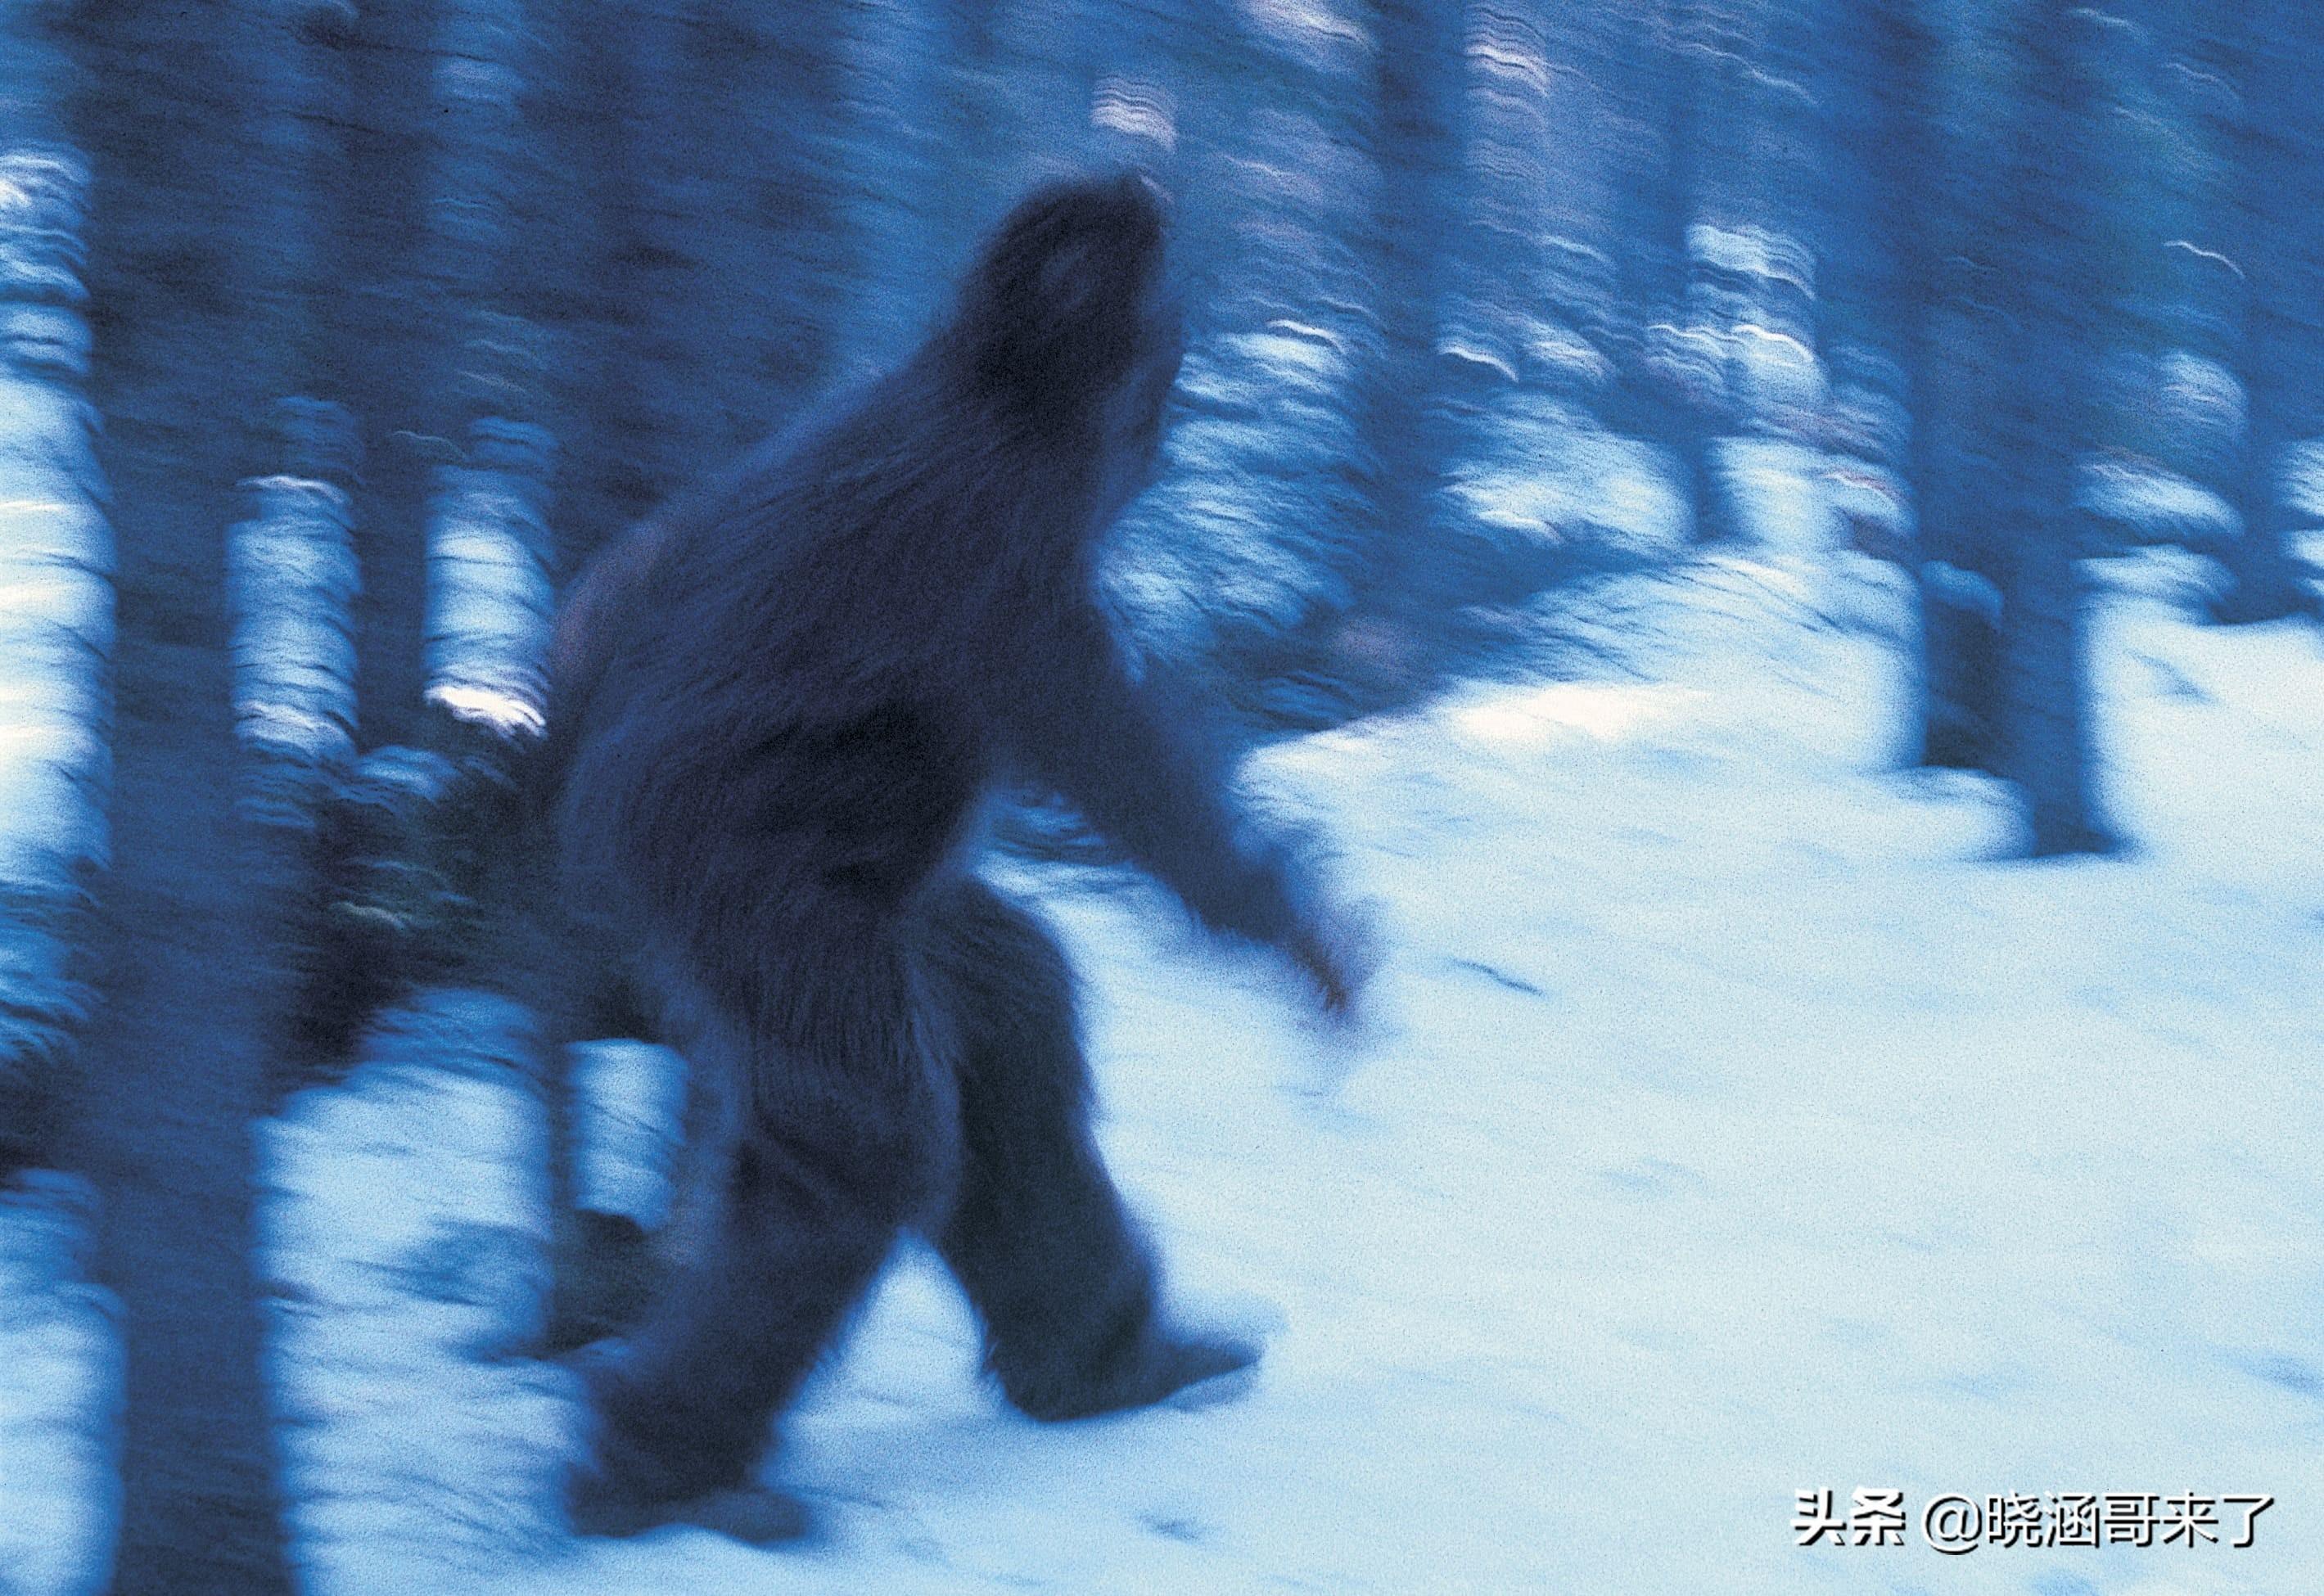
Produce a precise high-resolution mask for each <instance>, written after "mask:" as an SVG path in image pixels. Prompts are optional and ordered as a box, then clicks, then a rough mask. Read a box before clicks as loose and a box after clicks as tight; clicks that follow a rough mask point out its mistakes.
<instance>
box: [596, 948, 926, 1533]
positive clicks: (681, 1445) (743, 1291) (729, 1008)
mask: <svg viewBox="0 0 2324 1596" xmlns="http://www.w3.org/2000/svg"><path fill="white" fill-rule="evenodd" d="M849 922H850V917H849V915H848V914H847V912H846V911H845V910H844V909H842V908H837V907H835V908H834V909H832V911H831V912H830V913H828V914H822V913H818V914H815V915H809V916H804V917H802V923H804V924H811V925H813V926H816V927H818V928H819V930H820V931H821V933H822V935H821V936H820V937H819V938H818V939H817V941H816V945H815V946H814V949H813V951H812V952H811V953H808V952H804V951H803V950H802V946H801V942H802V935H803V934H802V932H801V931H800V930H799V928H798V926H796V925H795V926H793V927H782V928H780V929H781V931H782V932H783V935H782V936H780V938H779V939H778V940H771V941H758V942H755V943H747V942H746V945H750V946H762V947H769V948H772V949H774V950H775V951H774V952H772V953H770V955H767V956H766V957H765V958H763V959H761V960H758V961H755V962H754V963H753V964H752V967H750V968H747V969H746V968H739V967H737V964H736V961H734V959H733V957H732V955H729V956H728V957H727V958H726V959H725V960H724V961H722V966H721V967H713V966H712V965H710V964H708V963H707V962H703V963H700V964H696V965H695V966H694V967H692V968H686V969H681V970H680V971H679V972H678V975H677V979H676V981H675V983H674V985H675V986H676V987H677V989H678V998H679V1001H678V1003H676V1004H675V1005H674V1006H673V1014H672V1019H673V1020H674V1022H675V1023H674V1028H673V1029H674V1030H675V1032H676V1034H677V1036H678V1040H679V1042H680V1044H681V1047H682V1050H683V1051H685V1052H686V1053H687V1056H688V1059H689V1062H690V1063H691V1065H692V1066H693V1067H694V1068H695V1069H696V1071H697V1072H699V1073H702V1074H704V1075H708V1076H712V1077H715V1078H716V1079H719V1080H722V1081H726V1082H733V1083H735V1084H736V1085H735V1093H736V1096H737V1098H738V1099H739V1102H738V1104H737V1112H735V1113H734V1114H733V1116H732V1119H731V1121H730V1122H731V1123H732V1124H733V1135H732V1137H731V1138H730V1140H729V1143H728V1146H727V1148H726V1149H724V1154H723V1157H722V1158H721V1163H720V1171H721V1174H722V1176H723V1178H721V1179H719V1180H717V1181H716V1182H715V1184H714V1185H712V1186H711V1187H710V1188H709V1191H708V1196H707V1200H706V1202H705V1208H706V1210H707V1212H705V1213H704V1214H703V1215H702V1216H701V1221H700V1222H701V1232H700V1235H701V1242H702V1244H701V1245H700V1246H698V1247H697V1248H695V1249H693V1250H691V1251H690V1254H689V1256H687V1257H686V1258H685V1259H683V1260H682V1261H681V1263H680V1265H679V1267H678V1269H677V1271H676V1272H675V1274H674V1275H673V1276H672V1278H669V1280H668V1281H666V1282H665V1283H664V1284H663V1285H662V1286H661V1287H660V1289H659V1292H658V1294H657V1295H656V1296H655V1298H654V1301H653V1303H652V1305H651V1306H650V1308H649V1309H648V1311H647V1313H646V1315H645V1317H644V1319H643V1321H642V1322H641V1324H639V1326H638V1328H637V1331H636V1333H635V1334H634V1336H633V1337H632V1338H631V1340H630V1341H629V1342H627V1343H626V1344H624V1345H622V1346H621V1347H620V1348H619V1349H618V1350H616V1351H614V1352H611V1353H610V1354H607V1355H601V1356H598V1357H596V1358H594V1359H592V1360H590V1361H586V1363H585V1364H584V1372H585V1375H586V1379H587V1380H588V1383H589V1386H590V1388H591V1389H590V1396H591V1398H592V1403H593V1407H594V1408H595V1420H596V1425H595V1436H594V1456H593V1459H592V1462H591V1464H590V1466H589V1467H588V1468H586V1469H585V1470H584V1471H583V1472H582V1474H581V1475H580V1476H579V1477H578V1478H577V1479H576V1482H575V1490H574V1502H573V1507H574V1515H575V1519H576V1525H578V1526H579V1527H583V1528H585V1529H598V1530H609V1531H620V1530H622V1529H624V1528H632V1527H642V1526H643V1525H644V1524H648V1523H652V1522H656V1521H658V1520H659V1519H661V1518H671V1517H678V1518H683V1517H686V1516H687V1514H686V1513H685V1512H684V1511H683V1510H682V1505H683V1504H686V1503H687V1502H689V1501H693V1500H696V1499H701V1498H704V1497H705V1496H711V1495H714V1494H715V1493H720V1492H729V1491H732V1490H734V1488H736V1487H738V1486H740V1485H742V1483H743V1482H744V1481H745V1480H746V1478H747V1476H748V1473H749V1471H750V1469H751V1466H752V1462H753V1461H754V1460H755V1458H756V1457H757V1454H758V1453H759V1451H760V1449H761V1447H762V1446H763V1445H764V1444H765V1442H766V1439H767V1426H768V1421H769V1419H770V1417H771V1416H773V1414H774V1413H775V1412H776V1411H777V1410H778V1409H779V1408H780V1407H782V1406H783V1405H784V1404H786V1403H787V1402H788V1401H789V1400H790V1399H791V1398H792V1396H793V1395H794V1394H795V1393H796V1392H797V1390H798V1387H799V1384H800V1382H801V1381H802V1380H803V1379H805V1378H806V1376H807V1372H808V1370H810V1369H811V1368H812V1367H813V1365H814V1363H815V1361H816V1356H817V1355H818V1354H819V1353H820V1352H822V1351H823V1349H824V1348H825V1346H826V1345H827V1344H828V1343H829V1342H831V1340H832V1338H833V1337H834V1336H835V1334H836V1333H837V1332H838V1330H839V1328H840V1326H841V1324H842V1323H843V1321H844V1318H845V1316H846V1315H847V1312H848V1310H849V1309H850V1308H851V1307H853V1305H854V1304H855V1302H856V1301H857V1299H858V1298H859V1297H860V1296H862V1293H863V1290H864V1288H865V1287H866V1286H867V1285H868V1284H869V1283H870V1281H871V1278H872V1276H873V1275H874V1273H876V1272H877V1270H878V1269H879V1268H880V1266H881V1262H882V1260H884V1259H886V1257H887V1255H888V1253H889V1251H890V1248H891V1247H892V1245H893V1243H894V1241H895V1237H896V1233H897V1232H898V1230H899V1227H901V1226H903V1225H905V1224H908V1223H910V1222H915V1221H916V1220H918V1219H919V1218H920V1217H921V1216H922V1215H924V1214H925V1213H927V1212H928V1211H929V1210H930V1208H931V1206H932V1205H933V1204H936V1203H938V1202H940V1201H941V1197H942V1194H943V1193H944V1191H945V1189H946V1185H947V1182H948V1179H949V1174H950V1168H951V1164H952V1159H953V1157H954V1148H955V1147H956V1145H957V1141H958V1136H959V1132H958V1129H957V1126H956V1124H955V1122H954V1098H953V1087H952V1072H953V1068H954V1066H953V1064H952V1060H951V1056H950V1049H949V1044H948V1041H947V1039H946V1034H945V1028H944V1027H943V1025H942V1024H941V1023H931V1021H932V1020H936V1019H939V1018H940V1017H938V1016H936V1015H935V1014H934V1013H933V1012H932V1010H933V1005H932V1004H931V1002H930V1001H929V999H928V997H927V992H926V989H925V983H923V981H922V979H921V976H920V974H919V972H918V968H917V964H916V961H915V958H914V957H913V955H910V954H909V953H908V950H906V949H905V948H904V947H903V946H901V945H900V943H899V939H898V938H897V937H896V936H894V935H892V934H891V933H890V931H889V930H888V929H887V928H885V927H881V926H880V925H879V924H878V922H877V921H876V920H873V919H869V918H864V919H862V920H861V922H860V923H858V924H854V925H853V926H851V924H850V923H849ZM671 1508H681V1510H678V1511H671V1510H669V1509H671Z"/></svg>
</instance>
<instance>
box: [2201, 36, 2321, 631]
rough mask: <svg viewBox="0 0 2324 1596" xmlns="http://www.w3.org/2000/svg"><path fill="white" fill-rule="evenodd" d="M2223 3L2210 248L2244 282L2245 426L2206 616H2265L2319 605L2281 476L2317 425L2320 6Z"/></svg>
mask: <svg viewBox="0 0 2324 1596" xmlns="http://www.w3.org/2000/svg"><path fill="white" fill-rule="evenodd" d="M2225 9H2226V10H2227V13H2228V15H2227V16H2226V17H2225V18H2223V19H2220V26H2219V27H2218V31H2217V32H2216V33H2215V34H2214V35H2213V36H2214V37H2215V38H2216V39H2217V40H2218V42H2219V48H2218V50H2217V51H2216V52H2215V54H2216V58H2217V63H2218V66H2219V67H2221V68H2222V69H2224V75H2225V76H2227V78H2228V80H2229V81H2230V82H2231V83H2233V84H2234V85H2235V86H2236V94H2237V96H2238V100H2239V103H2237V104H2236V106H2235V109H2234V110H2233V112H2232V113H2231V117H2232V120H2231V128H2232V142H2231V143H2230V145H2229V150H2230V156H2229V159H2230V163H2231V171H2232V176H2231V178H2230V185H2231V199H2230V206H2231V209H2230V210H2229V213H2228V222H2227V237H2226V238H2225V240H2224V241H2223V247H2222V248H2221V250H2220V251H2219V253H2220V254H2224V255H2225V256H2226V257H2227V263H2228V264H2229V265H2230V266H2232V268H2233V269H2234V270H2235V271H2236V272H2237V273H2239V274H2240V286H2241V288H2242V291H2243V296H2242V297H2243V307H2242V309H2243V318H2242V337H2241V339H2240V348H2239V350H2237V352H2236V361H2235V364H2236V366H2237V367H2238V372H2237V374H2238V375H2239V376H2241V377H2242V379H2243V383H2244V394H2245V434H2244V447H2243V456H2242V468H2241V471H2240V472H2239V474H2238V476H2237V480H2236V483H2235V484H2234V485H2235V491H2234V494H2233V495H2232V497H2233V499H2234V501H2235V504H2236V509H2238V510H2239V511H2241V512H2242V515H2243V535H2242V536H2241V537H2240V538H2238V539H2236V540H2234V541H2233V542H2232V543H2230V544H2229V545H2228V546H2227V550H2226V559H2227V568H2228V572H2229V575H2230V578H2231V583H2232V585H2231V586H2229V588H2228V589H2227V592H2226V593H2225V594H2224V595H2221V596H2220V597H2219V599H2218V603H2217V604H2216V605H2215V606H2214V609H2213V612H2212V613H2213V614H2214V616H2215V617H2216V618H2217V619H2218V620H2220V621H2226V622H2243V621H2270V620H2276V619H2280V618H2282V617H2283V616H2286V615H2292V614H2314V613H2317V610H2318V601H2317V593H2316V589H2315V587H2314V586H2313V584H2312V582H2311V580H2310V577H2311V576H2312V572H2311V571H2310V568H2309V567H2307V565H2306V564H2305V563H2304V562H2303V561H2301V559H2300V558H2298V557H2297V555H2296V554H2295V553H2294V551H2293V547H2292V544H2293V540H2294V538H2295V537H2296V536H2297V535H2298V534H2299V533H2301V531H2303V530H2307V529H2309V528H2310V527H2313V526H2314V525H2315V524H2316V522H2317V521H2318V519H2319V514H2318V509H2317V506H2315V505H2314V504H2313V503H2312V502H2310V501H2309V499H2308V497H2307V496H2306V495H2295V494H2293V493H2292V491H2291V484H2290V483H2289V482H2288V481H2287V477H2288V475H2289V474H2290V469H2291V467H2292V450H2293V448H2294V447H2295V446H2297V445H2300V444H2302V443H2307V442H2310V441H2312V440H2313V439H2315V438H2317V437H2318V436H2319V434H2324V379H2319V370H2324V94H2319V89H2318V78H2319V73H2324V8H2319V7H2318V6H2316V5H2312V4H2308V3H2306V0H2238V3H2237V4H2235V5H2229V6H2227V7H2226V8H2225ZM2310 493H2311V494H2312V490H2310Z"/></svg>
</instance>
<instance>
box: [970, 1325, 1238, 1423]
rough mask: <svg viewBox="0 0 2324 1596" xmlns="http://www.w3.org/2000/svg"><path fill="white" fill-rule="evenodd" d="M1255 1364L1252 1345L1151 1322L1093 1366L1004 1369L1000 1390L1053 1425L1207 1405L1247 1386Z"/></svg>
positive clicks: (1235, 1393) (1016, 1403)
mask: <svg viewBox="0 0 2324 1596" xmlns="http://www.w3.org/2000/svg"><path fill="white" fill-rule="evenodd" d="M1258 1361H1259V1348H1258V1346H1257V1345H1256V1344H1255V1343H1253V1342H1247V1341H1241V1340H1238V1339H1235V1338H1232V1337H1227V1336H1219V1337H1209V1336H1197V1335H1178V1334H1173V1333H1168V1332H1166V1331H1163V1330H1160V1329H1157V1328H1154V1327H1151V1326H1149V1327H1148V1328H1147V1329H1145V1330H1144V1331H1142V1332H1141V1333H1139V1335H1138V1336H1137V1337H1136V1338H1135V1340H1134V1341H1133V1342H1131V1343H1130V1345H1129V1346H1128V1347H1127V1348H1125V1349H1123V1350H1122V1351H1121V1352H1118V1353H1116V1354H1115V1355H1114V1356H1112V1357H1110V1358H1107V1359H1105V1360H1104V1361H1102V1363H1101V1365H1100V1366H1099V1368H1098V1369H1097V1370H1084V1371H1081V1372H1079V1373H1077V1374H1075V1375H1071V1376H1066V1377H1063V1378H1056V1377H1052V1378H1050V1379H1024V1378H1016V1379H1012V1378H1011V1377H1010V1375H1009V1374H1008V1373H1007V1372H1005V1371H1004V1372H1002V1374H1001V1388H1002V1389H1003V1390H1005V1391H1006V1392H1007V1393H1008V1395H1009V1399H1010V1401H1011V1402H1012V1403H1014V1404H1015V1405H1016V1406H1017V1407H1018V1408H1019V1411H1021V1412H1023V1413H1024V1414H1026V1415H1027V1416H1029V1417H1032V1418H1037V1419H1041V1420H1044V1421H1046V1422H1051V1423H1055V1422H1057V1421H1061V1420H1065V1419H1075V1418H1088V1417H1091V1416H1093V1415H1096V1414H1101V1413H1115V1412H1120V1410H1122V1409H1124V1408H1130V1407H1151V1406H1153V1405H1154V1404H1156V1403H1157V1402H1165V1401H1167V1402H1170V1403H1171V1405H1172V1406H1174V1407H1211V1406H1213V1405H1214V1404H1216V1403H1219V1402H1224V1401H1229V1400H1231V1399H1232V1398H1235V1397H1238V1396H1240V1395H1241V1394H1242V1393H1243V1392H1244V1391H1245V1390H1247V1389H1249V1388H1250V1385H1251V1383H1252V1381H1251V1377H1250V1376H1248V1375H1242V1374H1241V1371H1242V1370H1248V1369H1250V1367H1251V1366H1252V1365H1254V1364H1256V1363H1257V1362H1258ZM1230 1376H1240V1378H1239V1379H1229V1378H1226V1377H1230Z"/></svg>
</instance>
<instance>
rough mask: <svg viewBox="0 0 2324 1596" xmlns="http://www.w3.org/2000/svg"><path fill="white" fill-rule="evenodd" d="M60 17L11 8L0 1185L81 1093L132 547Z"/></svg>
mask: <svg viewBox="0 0 2324 1596" xmlns="http://www.w3.org/2000/svg"><path fill="white" fill-rule="evenodd" d="M43 23H44V19H42V18H41V17H40V16H39V15H38V14H36V11H35V8H33V7H30V6H22V5H17V6H10V7H6V8H5V9H0V59H5V60H6V61H7V63H8V70H7V71H6V73H5V75H0V590H5V592H6V593H7V595H8V602H7V604H6V606H5V610H0V667H5V672H6V678H7V682H8V691H7V692H6V693H5V695H0V748H5V750H6V757H5V764H0V1181H5V1180H6V1179H7V1178H8V1177H9V1176H12V1175H14V1174H15V1173H16V1172H18V1171H19V1170H22V1169H24V1168H27V1167H33V1166H42V1165H47V1164H50V1163H51V1162H52V1161H53V1159H54V1158H55V1157H56V1154H57V1152H58V1150H59V1149H58V1146H57V1140H56V1138H57V1133H58V1130H59V1129H60V1121H61V1119H62V1116H64V1115H65V1114H67V1113H69V1112H70V1111H71V1109H72V1107H73V1103H74V1100H75V1098H76V1097H77V1096H78V1092H79V1090H80V1086H79V1083H78V1079H77V1072H75V1073H68V1060H69V1059H70V1058H71V1057H72V1056H73V1045H74V1041H75V1036H74V1033H75V1030H76V1029H77V1028H78V1025H79V1023H80V1022H81V1021H82V1019H84V1018H85V1008H86V1001H85V1000H86V996H87V994H86V992H85V991H84V990H83V981H82V977H83V976H84V975H85V974H86V972H85V971H84V970H82V969H81V968H80V964H81V963H82V960H83V956H84V955H85V952H86V946H85V945H86V939H87V936H88V931H89V927H88V919H87V915H86V912H85V909H86V906H87V903H88V895H89V892H90V890H91V889H92V887H93V885H94V884H95V880H96V877H97V872H98V871H99V870H100V869H101V868H102V866H103V863H104V860H105V857H106V825H105V814H104V801H105V793H106V780H107V777H108V774H109V763H110V751H109V748H108V741H109V733H110V720H111V715H112V704H111V699H110V696H109V695H108V693H107V691H106V666H107V661H108V657H109V656H110V654H111V652H112V647H113V637H112V633H113V591H112V584H111V581H110V577H111V575H112V571H113V540H112V534H111V530H110V529H109V528H108V527H107V525H106V519H105V515H104V512H103V503H104V498H105V490H104V484H103V481H102V479H101V477H100V476H99V475H98V472H97V461H96V456H95V450H94V444H95V441H96V427H95V416H94V414H93V413H92V412H91V411H90V409H89V406H88V401H87V400H86V398H85V397H84V394H83V388H84V384H85V381H86V378H87V376H88V342H89V338H88V325H87V323H86V321H85V320H84V319H83V309H84V304H83V301H84V299H85V295H84V292H83V288H82V280H81V266H82V257H83V248H84V232H83V223H84V220H85V212H86V206H87V198H88V160H87V158H86V156H85V155H84V154H83V153H82V152H81V151H80V150H79V149H78V148H77V147H76V146H75V145H74V143H73V142H72V140H71V138H70V137H69V133H68V130H67V128H66V126H65V122H64V109H65V96H66V86H67V84H68V82H69V71H68V63H67V61H66V60H65V58H64V56H63V54H62V52H61V51H59V50H58V49H57V48H56V46H55V42H54V41H53V40H52V39H51V38H50V37H49V35H48V32H47V30H46V28H45V27H44V25H43Z"/></svg>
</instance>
